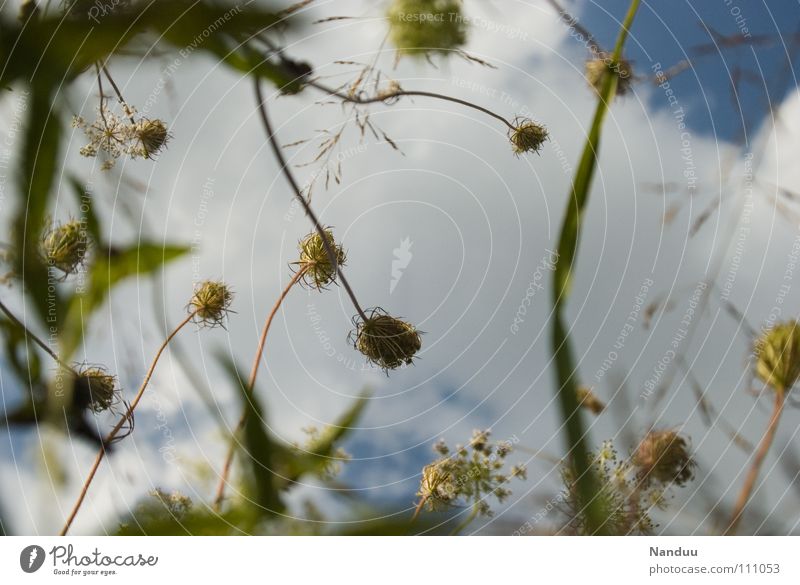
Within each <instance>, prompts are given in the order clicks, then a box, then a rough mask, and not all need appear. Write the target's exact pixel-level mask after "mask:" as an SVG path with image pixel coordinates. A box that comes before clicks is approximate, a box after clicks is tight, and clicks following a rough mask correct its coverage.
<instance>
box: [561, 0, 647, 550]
mask: <svg viewBox="0 0 800 585" xmlns="http://www.w3.org/2000/svg"><path fill="white" fill-rule="evenodd" d="M638 9H639V0H632V2H631V4H630V7H629V8H628V13H627V15H626V16H625V21H624V22H623V24H622V29H621V30H620V32H619V36H618V38H617V44H616V46H615V48H614V53H613V55H612V57H611V59H612V62H611V65H610V67H614V66H615V65H617V64H618V63H619V61H620V59H621V57H622V48H623V46H624V45H625V40H626V39H627V37H628V30H629V28H630V26H631V24H632V23H633V19H634V17H635V15H636V11H637V10H638ZM617 81H618V78H617V76H616V75H606V76H605V79H604V81H603V85H602V88H601V91H600V95H599V98H598V102H597V109H596V110H595V114H594V119H593V120H592V126H591V128H590V129H589V135H588V137H587V139H586V143H585V145H584V148H583V154H582V155H581V160H580V164H579V165H578V169H577V171H576V172H575V178H574V179H573V182H572V190H571V192H570V198H569V202H568V204H567V212H566V215H565V216H564V223H563V224H562V226H561V235H560V237H559V242H558V258H557V260H556V265H555V274H554V278H553V312H554V314H555V324H554V327H553V332H552V339H551V347H552V353H553V358H554V360H555V362H556V371H557V375H558V400H559V407H560V410H561V417H562V419H563V421H564V426H565V428H566V435H567V447H568V452H569V453H570V454H571V456H572V464H573V465H574V467H575V477H576V483H577V492H578V498H579V501H580V506H581V508H582V509H583V510H584V511H585V520H586V522H585V525H586V529H587V532H588V533H589V534H603V533H604V532H605V531H604V522H605V519H604V518H603V512H602V510H603V508H604V506H603V505H602V504H603V502H601V501H600V496H598V495H597V494H598V493H599V490H598V489H597V479H596V477H595V476H594V473H593V471H592V469H591V462H590V461H589V455H588V450H587V448H586V438H585V437H586V428H585V424H584V422H583V417H582V413H581V412H580V410H579V409H578V407H579V402H578V397H577V390H578V381H577V379H576V376H575V374H576V370H577V368H576V366H575V359H574V357H573V355H572V347H571V344H570V339H569V328H568V327H567V325H566V320H565V317H564V308H565V306H566V302H567V300H568V299H569V295H570V292H571V290H572V270H573V266H574V264H575V260H576V256H577V251H578V242H579V238H580V233H581V227H582V220H583V217H582V216H583V210H584V208H585V207H586V203H587V201H588V199H589V191H590V189H591V186H592V178H593V176H594V171H595V167H596V166H597V153H598V150H599V148H600V136H601V134H602V129H603V120H604V119H605V116H606V113H607V112H608V108H609V105H610V104H611V101H612V100H613V99H614V96H615V94H616V91H617Z"/></svg>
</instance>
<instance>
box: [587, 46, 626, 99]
mask: <svg viewBox="0 0 800 585" xmlns="http://www.w3.org/2000/svg"><path fill="white" fill-rule="evenodd" d="M606 75H616V77H617V95H625V94H626V93H628V92H629V91H630V89H631V86H632V85H633V68H632V67H631V64H630V63H629V62H628V61H626V60H625V59H620V60H619V62H618V63H616V64H615V63H614V60H613V59H612V58H611V55H610V54H609V53H601V54H600V55H598V56H597V58H595V59H592V60H590V61H587V62H586V79H587V81H588V82H589V85H591V86H592V87H593V88H594V90H595V91H596V92H597V93H600V92H601V91H602V88H603V83H605V80H606Z"/></svg>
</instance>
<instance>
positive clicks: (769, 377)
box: [754, 321, 800, 392]
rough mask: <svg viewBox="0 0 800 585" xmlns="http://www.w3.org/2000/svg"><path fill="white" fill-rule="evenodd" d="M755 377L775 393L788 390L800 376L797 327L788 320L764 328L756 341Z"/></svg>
mask: <svg viewBox="0 0 800 585" xmlns="http://www.w3.org/2000/svg"><path fill="white" fill-rule="evenodd" d="M754 349H755V359H756V365H755V372H756V376H758V378H759V379H760V380H761V381H762V382H764V383H765V384H766V385H768V386H771V387H772V388H773V389H775V390H776V391H777V392H788V391H789V390H791V388H792V386H794V385H795V383H796V382H797V379H798V378H800V328H798V325H797V322H796V321H787V322H786V323H781V324H780V325H776V326H775V327H773V328H772V329H768V330H767V331H765V332H764V333H763V334H762V335H761V337H759V338H758V339H757V340H756V343H755V348H754Z"/></svg>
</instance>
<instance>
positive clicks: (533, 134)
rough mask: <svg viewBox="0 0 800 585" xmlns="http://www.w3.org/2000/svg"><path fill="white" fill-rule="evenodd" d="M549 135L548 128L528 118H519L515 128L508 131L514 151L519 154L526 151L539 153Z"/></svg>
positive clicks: (515, 122)
mask: <svg viewBox="0 0 800 585" xmlns="http://www.w3.org/2000/svg"><path fill="white" fill-rule="evenodd" d="M547 137H548V132H547V129H546V128H545V127H544V126H542V125H541V124H537V123H536V122H534V121H533V120H530V119H528V118H517V119H516V120H515V121H514V129H513V130H509V132H508V138H509V140H511V145H512V146H513V147H514V152H515V153H516V154H518V155H519V154H524V153H526V152H536V153H538V152H539V151H540V150H541V149H542V145H543V144H544V142H545V140H547Z"/></svg>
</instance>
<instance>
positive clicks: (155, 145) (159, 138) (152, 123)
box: [136, 118, 170, 158]
mask: <svg viewBox="0 0 800 585" xmlns="http://www.w3.org/2000/svg"><path fill="white" fill-rule="evenodd" d="M136 137H137V138H138V139H139V143H140V144H141V146H142V156H144V157H145V158H152V157H153V155H155V154H157V153H158V151H160V150H161V149H162V148H164V145H165V144H166V143H167V140H169V138H170V133H169V132H168V131H167V127H166V126H165V125H164V122H162V121H161V120H148V119H146V118H145V119H143V120H140V121H139V122H138V123H137V124H136Z"/></svg>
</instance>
